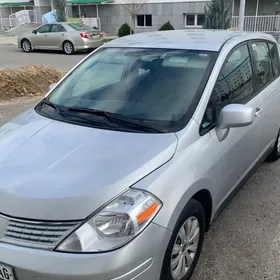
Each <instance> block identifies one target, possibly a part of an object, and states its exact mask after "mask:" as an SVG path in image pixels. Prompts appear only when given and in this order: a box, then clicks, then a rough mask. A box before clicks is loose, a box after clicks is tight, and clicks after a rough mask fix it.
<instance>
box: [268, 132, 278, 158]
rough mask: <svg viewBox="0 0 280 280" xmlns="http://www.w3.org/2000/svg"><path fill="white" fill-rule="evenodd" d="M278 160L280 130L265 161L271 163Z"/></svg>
mask: <svg viewBox="0 0 280 280" xmlns="http://www.w3.org/2000/svg"><path fill="white" fill-rule="evenodd" d="M279 158H280V130H279V131H278V135H277V139H276V142H275V145H274V147H273V150H272V152H271V153H270V154H269V155H268V157H267V158H266V160H265V161H268V162H273V161H276V160H278V159H279Z"/></svg>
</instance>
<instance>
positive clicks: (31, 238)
mask: <svg viewBox="0 0 280 280" xmlns="http://www.w3.org/2000/svg"><path fill="white" fill-rule="evenodd" d="M80 222H81V221H70V222H68V221H67V222H49V221H46V222H38V221H27V220H21V219H14V218H8V217H5V216H3V215H0V242H4V243H10V244H15V245H20V246H24V247H32V248H40V249H46V250H53V249H54V248H55V247H56V246H57V245H58V244H59V243H60V242H61V241H62V239H63V238H64V237H65V236H66V235H68V234H69V233H70V232H71V231H73V230H74V229H75V228H76V227H77V226H78V224H79V223H80Z"/></svg>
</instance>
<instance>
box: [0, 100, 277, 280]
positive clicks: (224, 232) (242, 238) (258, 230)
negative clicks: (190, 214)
mask: <svg viewBox="0 0 280 280" xmlns="http://www.w3.org/2000/svg"><path fill="white" fill-rule="evenodd" d="M34 102H35V101H34V100H28V99H27V100H25V101H21V102H20V103H19V102H17V103H10V104H6V105H0V116H1V115H2V118H1V117H0V124H1V122H2V123H3V122H4V121H7V120H8V119H10V118H12V117H13V116H14V115H17V114H18V113H19V112H21V111H23V110H25V108H28V107H30V106H31V105H32V104H33V103H34ZM221 176H222V175H221ZM279 182H280V161H279V162H278V163H273V164H267V163H266V164H263V165H262V166H261V168H260V169H259V170H258V171H257V172H256V173H255V174H254V175H253V177H252V178H251V179H250V180H249V181H248V183H247V184H246V185H245V186H244V187H243V188H242V189H241V190H240V191H239V193H238V194H237V196H236V197H235V198H234V199H233V200H232V202H231V203H230V204H229V205H228V207H227V209H226V210H225V211H224V212H223V213H222V215H221V216H220V217H219V218H218V220H217V221H216V222H215V223H214V225H213V227H212V228H211V230H210V232H209V233H208V234H207V236H206V241H205V246H204V249H203V252H202V256H201V260H200V263H199V265H198V268H197V270H196V272H195V275H194V277H193V280H261V279H267V280H279V279H280V269H279V266H280V184H279ZM147 280H152V279H147Z"/></svg>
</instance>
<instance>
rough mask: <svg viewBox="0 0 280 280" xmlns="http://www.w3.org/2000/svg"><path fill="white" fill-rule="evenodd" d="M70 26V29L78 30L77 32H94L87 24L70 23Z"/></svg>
mask: <svg viewBox="0 0 280 280" xmlns="http://www.w3.org/2000/svg"><path fill="white" fill-rule="evenodd" d="M68 25H69V26H70V27H72V28H73V29H75V30H77V31H87V30H92V28H91V27H90V26H87V25H85V24H82V23H78V22H77V23H68Z"/></svg>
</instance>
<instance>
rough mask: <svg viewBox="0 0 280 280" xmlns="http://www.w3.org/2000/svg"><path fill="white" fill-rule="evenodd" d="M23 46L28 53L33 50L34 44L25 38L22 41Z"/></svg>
mask: <svg viewBox="0 0 280 280" xmlns="http://www.w3.org/2000/svg"><path fill="white" fill-rule="evenodd" d="M21 48H22V50H23V51H24V52H26V53H28V52H31V51H32V45H31V43H30V41H29V40H27V39H23V40H22V41H21Z"/></svg>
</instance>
